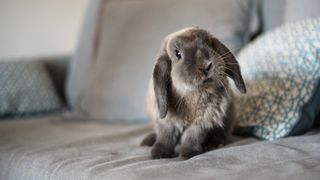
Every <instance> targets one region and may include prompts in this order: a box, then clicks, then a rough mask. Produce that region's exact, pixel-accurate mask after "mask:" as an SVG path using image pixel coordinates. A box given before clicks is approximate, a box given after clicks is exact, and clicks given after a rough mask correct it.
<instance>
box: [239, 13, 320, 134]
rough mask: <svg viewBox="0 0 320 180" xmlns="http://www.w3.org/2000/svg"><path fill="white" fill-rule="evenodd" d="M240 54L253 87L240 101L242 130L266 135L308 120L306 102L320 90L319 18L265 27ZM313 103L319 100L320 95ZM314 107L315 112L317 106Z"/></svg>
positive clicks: (280, 132)
mask: <svg viewBox="0 0 320 180" xmlns="http://www.w3.org/2000/svg"><path fill="white" fill-rule="evenodd" d="M238 60H239V63H240V66H241V70H242V74H243V77H244V79H245V81H246V85H247V89H248V93H247V95H245V96H238V101H237V104H238V113H239V114H238V120H239V122H238V127H240V130H241V129H242V130H248V129H249V130H250V133H252V134H253V135H255V136H257V137H259V138H262V139H267V140H274V139H278V138H281V137H285V136H288V135H289V134H292V130H293V129H294V128H295V126H296V125H297V124H299V121H301V120H305V118H301V117H302V114H303V112H302V110H303V108H304V107H305V106H306V104H307V103H308V102H309V101H310V100H312V99H311V97H312V96H313V95H314V94H315V93H318V94H319V93H320V92H319V90H318V92H315V89H316V87H317V84H318V82H320V81H319V79H320V18H317V19H308V20H304V21H300V22H297V23H292V24H287V25H284V26H282V27H280V28H277V29H275V30H273V31H271V32H268V33H266V34H265V35H263V36H261V37H260V38H258V39H257V40H255V41H254V42H252V43H251V44H249V45H248V46H247V47H245V48H244V49H243V50H242V51H241V52H240V54H239V56H238ZM313 104H314V106H320V100H319V102H318V103H313ZM317 109H319V108H317ZM312 113H314V115H312V116H311V117H310V118H314V117H315V116H316V113H317V112H311V114H312ZM300 124H301V122H300ZM298 128H299V127H298ZM301 128H302V127H301ZM304 130H307V129H306V128H304ZM300 131H301V130H300Z"/></svg>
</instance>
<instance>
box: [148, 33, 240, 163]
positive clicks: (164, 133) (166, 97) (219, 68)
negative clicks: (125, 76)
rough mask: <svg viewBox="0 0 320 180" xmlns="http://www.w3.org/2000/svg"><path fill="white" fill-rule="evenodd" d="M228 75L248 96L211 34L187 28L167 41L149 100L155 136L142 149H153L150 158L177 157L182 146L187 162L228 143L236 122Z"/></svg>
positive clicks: (236, 69)
mask: <svg viewBox="0 0 320 180" xmlns="http://www.w3.org/2000/svg"><path fill="white" fill-rule="evenodd" d="M177 51H178V52H179V54H181V56H180V57H179V56H178V55H176V54H177ZM227 76H228V77H230V78H231V79H233V80H234V82H235V84H236V87H237V88H238V89H239V91H240V92H242V93H245V92H246V88H245V84H244V81H243V79H242V76H241V72H240V67H239V65H238V63H237V61H236V59H235V57H234V56H233V55H232V54H231V52H230V51H229V50H228V49H227V48H226V47H225V46H224V45H223V44H221V43H220V41H218V40H217V39H216V38H214V37H213V36H212V35H211V34H210V33H208V32H207V31H205V30H202V29H199V28H188V29H183V30H181V31H178V32H175V33H172V34H170V35H168V36H167V37H166V38H165V40H164V43H163V46H162V48H161V51H160V55H159V58H158V60H157V63H156V65H155V68H154V71H153V78H152V79H151V80H150V85H149V90H148V93H147V98H146V112H147V115H148V116H149V118H150V119H152V120H153V121H154V123H155V134H151V135H149V136H148V137H147V138H146V139H145V140H144V142H145V143H143V144H145V145H153V147H152V150H151V156H152V158H156V159H157V158H169V157H174V149H175V147H176V145H177V144H178V143H179V142H180V143H181V148H180V156H181V157H182V158H184V159H187V158H190V157H193V156H195V155H198V154H201V153H203V152H205V151H208V150H210V149H212V148H216V147H218V146H219V144H224V143H225V142H224V140H225V139H226V135H227V134H228V133H230V132H232V121H233V104H232V102H233V101H232V91H231V90H230V88H229V84H228V80H227ZM152 141H155V142H152Z"/></svg>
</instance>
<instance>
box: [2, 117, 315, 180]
mask: <svg viewBox="0 0 320 180" xmlns="http://www.w3.org/2000/svg"><path fill="white" fill-rule="evenodd" d="M149 131H150V127H149V126H146V125H117V124H103V123H102V124H101V123H97V122H93V121H90V122H80V121H79V122H76V121H71V122H68V121H62V120H61V119H59V118H55V117H51V118H45V119H33V120H25V121H7V122H0V179H3V180H12V179H15V180H19V179H21V180H25V179H28V180H46V179H51V180H55V179H59V180H64V179H65V180H72V179H75V180H79V179H82V180H84V179H113V180H126V179H131V180H135V179H137V180H138V179H139V180H144V179H145V180H150V179H174V180H180V179H181V180H186V179H190V180H191V179H192V180H193V179H221V180H225V179H248V180H249V179H266V180H267V179H268V180H269V179H290V180H295V179H297V180H301V179H308V180H312V179H315V180H316V179H317V180H318V179H319V177H320V153H319V149H320V129H319V130H317V131H314V132H311V133H309V134H308V135H304V136H300V137H291V138H286V139H281V140H277V141H273V142H263V141H262V142H260V141H257V140H255V139H243V140H240V141H237V142H235V143H233V144H231V145H229V146H227V147H225V148H222V149H218V150H215V151H211V152H208V153H205V154H202V155H199V156H196V157H194V158H192V159H189V160H186V161H184V160H180V159H178V158H175V159H161V160H151V159H150V158H149V150H150V148H147V147H140V146H139V143H140V141H141V139H142V138H143V136H144V135H146V133H148V132H149Z"/></svg>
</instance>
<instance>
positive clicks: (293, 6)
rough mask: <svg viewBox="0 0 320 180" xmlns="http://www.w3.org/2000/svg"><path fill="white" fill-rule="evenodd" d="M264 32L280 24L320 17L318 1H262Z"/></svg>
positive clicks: (319, 2) (319, 3)
mask: <svg viewBox="0 0 320 180" xmlns="http://www.w3.org/2000/svg"><path fill="white" fill-rule="evenodd" d="M261 9H262V19H263V29H264V31H267V30H270V29H272V28H275V27H277V26H280V25H281V24H285V23H288V22H294V21H298V20H303V19H306V18H315V17H319V16H320V1H319V0H303V1H301V0H263V3H262V8H261Z"/></svg>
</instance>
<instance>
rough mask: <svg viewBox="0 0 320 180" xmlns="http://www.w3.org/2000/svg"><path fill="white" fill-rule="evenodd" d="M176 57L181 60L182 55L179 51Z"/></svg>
mask: <svg viewBox="0 0 320 180" xmlns="http://www.w3.org/2000/svg"><path fill="white" fill-rule="evenodd" d="M176 57H177V58H178V59H181V53H180V51H179V50H176Z"/></svg>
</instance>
